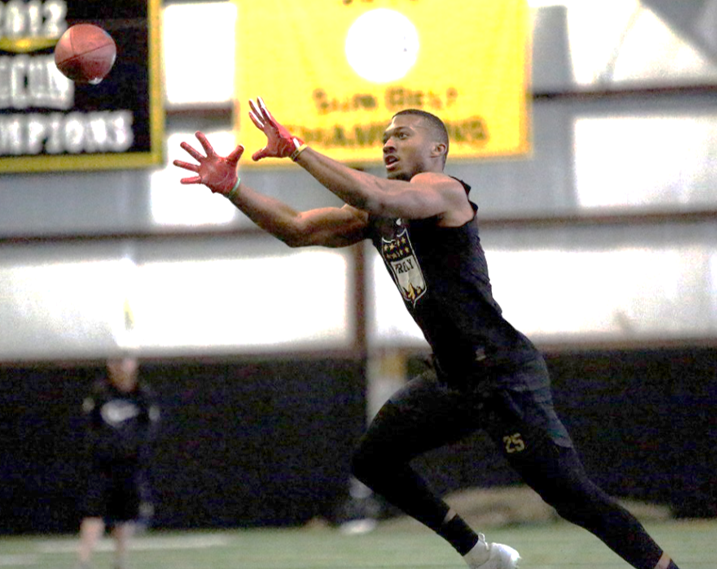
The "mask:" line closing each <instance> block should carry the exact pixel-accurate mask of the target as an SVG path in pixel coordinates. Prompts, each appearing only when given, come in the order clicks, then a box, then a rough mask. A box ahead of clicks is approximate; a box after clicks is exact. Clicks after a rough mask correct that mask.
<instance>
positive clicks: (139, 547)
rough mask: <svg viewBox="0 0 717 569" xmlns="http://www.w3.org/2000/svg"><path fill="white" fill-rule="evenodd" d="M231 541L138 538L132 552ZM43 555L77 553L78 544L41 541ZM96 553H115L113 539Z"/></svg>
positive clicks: (103, 542) (221, 538) (100, 545)
mask: <svg viewBox="0 0 717 569" xmlns="http://www.w3.org/2000/svg"><path fill="white" fill-rule="evenodd" d="M229 543H230V540H229V538H227V537H226V536H223V535H218V534H209V535H198V536H187V537H182V536H177V537H136V538H134V539H133V540H132V541H131V542H130V549H131V550H132V551H155V550H164V549H207V548H209V547H224V546H227V545H229ZM37 549H38V550H39V551H40V552H41V553H73V552H75V551H77V543H76V542H71V541H67V540H62V541H60V540H49V541H41V542H39V543H38V544H37ZM95 550H96V551H113V550H114V542H113V540H112V539H111V538H104V539H102V540H100V542H99V543H98V544H97V547H96V548H95Z"/></svg>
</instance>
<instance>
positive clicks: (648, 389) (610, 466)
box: [420, 347, 717, 517]
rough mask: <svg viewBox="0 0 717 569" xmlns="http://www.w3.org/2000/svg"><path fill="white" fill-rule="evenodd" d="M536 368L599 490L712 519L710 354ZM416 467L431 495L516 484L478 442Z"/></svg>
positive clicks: (715, 461)
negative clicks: (544, 375) (546, 377)
mask: <svg viewBox="0 0 717 569" xmlns="http://www.w3.org/2000/svg"><path fill="white" fill-rule="evenodd" d="M546 359H547V362H548V367H549V368H550V371H551V375H552V384H553V395H554V401H555V406H556V409H557V411H558V414H559V415H560V417H561V419H562V420H563V422H564V423H565V425H566V427H567V428H568V431H569V432H570V434H571V436H572V438H573V441H574V442H575V446H576V448H577V450H578V452H579V454H580V455H581V457H582V459H583V461H584V464H585V467H586V470H587V471H588V473H589V475H590V476H591V478H592V479H593V480H594V481H595V482H596V483H597V484H598V485H599V486H601V487H602V488H603V489H605V490H606V491H607V492H609V493H610V494H612V495H614V496H617V497H630V498H635V499H640V500H645V501H649V502H654V503H659V504H665V505H669V506H671V509H672V511H673V513H674V515H676V516H678V517H712V516H717V453H716V452H715V450H714V449H715V445H716V444H717V366H716V365H715V364H716V363H717V350H715V349H714V348H698V347H696V348H681V349H661V350H635V351H620V350H610V351H590V352H584V353H561V354H555V355H548V356H547V358H546ZM474 457H475V459H474ZM420 463H421V467H422V469H423V471H424V473H425V474H426V475H427V476H428V477H429V478H431V480H432V482H433V485H434V487H436V488H437V489H439V490H441V491H449V490H451V489H454V488H462V487H469V486H472V485H485V486H494V485H509V484H515V483H519V482H520V480H519V478H518V477H517V475H516V474H515V473H514V472H513V471H512V470H511V469H510V468H509V467H508V466H507V463H506V462H505V461H504V460H503V459H502V457H501V456H500V455H498V454H497V453H496V452H495V450H494V448H493V445H492V443H491V441H490V439H489V438H488V437H487V436H485V435H484V434H482V433H479V434H476V435H474V436H473V437H471V438H469V439H468V440H466V441H463V442H462V443H460V444H459V445H456V446H454V447H452V448H450V449H440V450H437V451H434V452H432V453H431V454H430V455H427V456H426V457H424V458H423V459H420ZM436 464H438V465H440V467H439V468H438V469H437V471H432V470H431V469H432V468H433V467H434V466H435V465H436Z"/></svg>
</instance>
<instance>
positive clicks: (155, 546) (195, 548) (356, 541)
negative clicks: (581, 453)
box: [0, 520, 717, 569]
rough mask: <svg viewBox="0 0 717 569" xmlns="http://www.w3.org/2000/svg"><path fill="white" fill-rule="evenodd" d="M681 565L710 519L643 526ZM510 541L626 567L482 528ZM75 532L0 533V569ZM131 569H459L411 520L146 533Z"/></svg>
mask: <svg viewBox="0 0 717 569" xmlns="http://www.w3.org/2000/svg"><path fill="white" fill-rule="evenodd" d="M646 527H647V528H648V531H649V532H650V533H651V534H652V535H653V536H654V537H655V538H656V539H657V541H658V542H659V543H660V544H661V545H662V546H663V547H664V548H665V549H667V550H668V551H669V552H670V553H672V555H673V557H674V558H675V559H676V560H677V561H678V562H679V564H680V568H681V569H716V568H717V520H707V521H679V522H677V521H666V522H655V523H647V524H646ZM486 533H487V535H488V538H489V540H491V541H501V542H505V543H508V544H510V545H512V546H514V547H515V548H516V549H518V550H519V551H520V553H521V554H522V555H523V558H524V559H523V561H522V564H521V566H520V567H521V568H522V569H550V568H571V567H575V568H585V569H618V568H626V567H628V565H627V564H626V563H624V562H623V561H622V560H621V559H619V558H618V557H617V556H616V555H614V554H613V553H612V552H611V551H609V550H608V549H607V548H606V547H605V546H604V545H602V543H601V542H599V541H598V540H597V539H596V538H594V537H592V536H591V535H589V534H588V533H587V532H585V531H583V530H581V529H579V528H575V527H573V526H571V525H569V524H567V523H565V522H555V523H540V524H529V525H521V526H517V527H509V528H505V527H503V528H495V529H487V530H486ZM75 546H76V540H75V536H32V537H0V568H12V569H15V568H39V569H71V568H73V567H74V566H75V556H74V550H75ZM111 547H112V544H111V542H109V541H108V540H105V541H103V542H102V543H101V544H100V548H99V550H98V552H97V553H96V555H95V560H94V569H105V568H107V569H110V568H111V567H112V553H111ZM130 567H131V569H159V568H167V569H322V568H341V569H352V568H371V569H393V568H409V567H411V568H413V567H415V568H420V569H447V568H451V569H453V568H455V569H463V567H464V565H463V562H462V561H461V559H460V558H459V557H458V556H457V555H456V554H455V553H453V551H452V550H451V549H450V547H449V546H447V545H446V544H445V543H444V542H443V541H442V540H440V539H439V538H437V537H436V536H434V535H433V534H432V533H430V532H429V531H428V530H425V529H424V528H422V527H420V526H418V525H416V526H415V527H413V526H409V527H406V526H405V525H403V526H401V527H400V528H391V527H388V528H384V527H382V526H379V528H378V529H376V530H374V531H373V532H370V533H367V534H363V535H353V536H351V535H344V534H342V533H341V532H339V531H337V530H335V529H331V528H326V527H319V528H312V529H251V530H230V531H204V532H161V531H151V532H148V533H145V534H143V535H141V536H138V537H137V538H136V539H135V541H134V547H133V551H132V556H131V566H130Z"/></svg>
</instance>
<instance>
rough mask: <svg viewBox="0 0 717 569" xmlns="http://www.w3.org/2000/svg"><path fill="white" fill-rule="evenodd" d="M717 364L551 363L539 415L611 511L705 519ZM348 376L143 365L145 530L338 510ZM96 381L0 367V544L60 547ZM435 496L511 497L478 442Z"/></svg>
mask: <svg viewBox="0 0 717 569" xmlns="http://www.w3.org/2000/svg"><path fill="white" fill-rule="evenodd" d="M715 361H717V350H716V349H712V348H694V349H675V350H654V351H649V350H646V351H604V352H595V351H593V352H585V353H569V354H559V355H552V356H549V357H548V363H549V366H550V368H551V371H552V373H553V386H554V392H555V402H556V407H557V409H558V412H559V414H560V415H561V417H562V418H563V420H564V421H565V423H566V425H567V426H568V429H569V430H570V432H571V434H572V436H573V438H574V440H575V442H576V445H577V447H578V450H579V451H580V453H581V455H582V457H583V459H584V461H585V464H586V468H587V470H588V471H589V473H590V474H591V476H592V477H593V479H594V480H595V481H596V482H597V483H598V484H600V485H601V486H602V487H604V488H605V489H606V490H607V491H608V492H610V493H612V494H613V495H616V496H622V497H628V496H629V497H635V498H640V499H644V500H649V501H653V502H658V503H663V504H669V505H671V506H672V508H673V510H674V511H675V513H676V514H677V515H681V516H717V496H715V482H716V480H715V473H716V472H717V459H716V458H715V453H714V446H715V442H716V441H717V419H716V418H715V417H717V371H715V365H714V363H715ZM364 367H365V366H364V363H363V362H362V361H357V360H352V359H330V360H328V359H327V360H321V359H316V360H312V359H301V360H291V361H289V360H283V361H255V362H233V363H224V364H217V363H177V362H174V363H169V364H162V363H150V364H144V365H143V366H142V368H141V373H142V375H143V377H144V378H145V379H146V380H147V381H149V382H150V383H151V384H152V386H153V387H154V389H155V390H156V391H157V393H158V395H159V398H160V402H161V405H162V409H163V420H162V428H161V431H160V433H161V434H160V437H159V440H158V444H157V455H156V463H155V466H154V469H153V472H152V475H153V481H154V487H155V498H156V505H157V511H156V515H155V518H154V522H153V523H154V525H155V526H159V527H167V528H184V527H222V526H260V525H295V524H300V523H304V522H306V521H308V520H309V519H311V518H313V517H315V516H323V517H331V515H332V512H334V511H335V508H336V507H337V505H338V504H340V503H341V502H342V501H343V500H344V499H345V498H346V497H347V493H348V483H349V460H350V451H351V448H352V447H353V445H354V443H355V441H356V439H357V438H358V436H359V435H360V433H361V432H362V430H363V427H364V421H365V419H364V417H365V409H364V400H365V398H364V379H363V378H364V376H365V373H364V372H365V370H364ZM102 371H103V370H102V368H101V367H99V366H81V367H75V368H66V367H52V366H43V367H18V368H10V367H7V368H0V448H1V449H2V461H1V462H0V478H1V480H2V484H1V485H0V533H24V532H32V533H39V532H74V531H76V529H77V525H78V523H79V513H78V511H77V501H78V496H79V495H80V493H81V491H82V485H83V476H82V475H83V461H82V443H81V430H80V425H81V421H80V405H81V402H82V399H83V398H84V396H85V394H86V393H87V391H88V389H89V387H90V385H91V383H92V381H93V380H94V379H95V377H96V376H97V375H98V374H99V373H102ZM418 467H419V469H421V470H423V471H424V472H425V473H426V475H427V476H428V478H429V480H430V482H431V483H432V484H433V485H434V486H435V487H436V489H438V490H439V491H441V492H448V491H450V490H454V489H458V488H463V487H470V486H496V485H507V484H514V483H518V482H519V480H518V479H517V477H516V476H515V475H514V474H513V473H512V471H510V469H508V467H507V466H506V464H505V462H504V461H503V460H502V458H500V456H499V455H498V454H497V453H496V452H495V450H494V449H493V447H492V444H491V443H490V441H489V440H488V439H487V438H486V437H484V436H483V435H482V434H477V435H475V436H474V437H471V438H469V439H468V440H466V441H464V442H462V443H461V444H459V445H456V446H454V447H451V448H448V449H441V450H438V451H435V452H433V453H430V454H429V455H427V456H425V457H422V458H421V459H419V461H418Z"/></svg>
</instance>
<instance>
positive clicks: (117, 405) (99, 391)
mask: <svg viewBox="0 0 717 569" xmlns="http://www.w3.org/2000/svg"><path fill="white" fill-rule="evenodd" d="M82 411H83V415H84V417H85V422H86V425H85V438H86V451H87V466H88V469H89V473H88V475H87V478H86V492H85V495H84V500H83V502H82V515H83V519H82V522H81V523H80V543H79V549H78V562H79V567H80V568H81V569H88V568H89V567H90V566H91V565H90V564H91V558H92V554H93V552H94V550H95V547H96V545H97V543H98V541H99V540H100V538H101V537H102V536H103V535H104V532H105V527H109V528H110V532H111V535H112V537H113V539H114V542H115V564H114V566H115V569H127V556H128V552H129V542H130V539H131V537H132V535H133V534H134V533H135V530H136V527H137V524H138V523H140V524H142V523H146V521H147V520H148V519H149V518H150V517H151V514H152V511H153V506H152V502H151V498H150V487H149V481H148V476H147V474H148V467H149V464H150V460H151V455H152V446H153V441H154V439H155V436H156V431H157V426H158V422H159V414H160V413H159V407H158V406H157V403H156V401H155V396H154V393H153V392H152V390H151V389H150V388H149V386H147V385H146V384H145V383H144V382H142V381H141V380H140V378H139V363H138V361H137V359H136V358H134V357H131V356H123V357H119V358H116V359H110V360H108V362H107V374H106V376H105V377H103V378H102V379H100V380H99V381H97V382H96V383H95V384H94V385H93V386H92V390H91V392H90V394H89V395H88V396H87V398H86V399H85V400H84V402H83V404H82Z"/></svg>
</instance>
